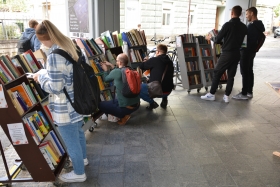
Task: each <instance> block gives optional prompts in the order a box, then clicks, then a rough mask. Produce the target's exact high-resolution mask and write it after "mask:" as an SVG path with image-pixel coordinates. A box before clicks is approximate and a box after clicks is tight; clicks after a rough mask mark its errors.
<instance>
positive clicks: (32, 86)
mask: <svg viewBox="0 0 280 187" xmlns="http://www.w3.org/2000/svg"><path fill="white" fill-rule="evenodd" d="M30 86H31V88H32V90H33V91H34V93H35V96H36V97H37V99H38V100H39V101H42V99H41V97H40V95H39V93H38V92H37V90H36V88H35V87H34V85H33V83H32V82H30Z"/></svg>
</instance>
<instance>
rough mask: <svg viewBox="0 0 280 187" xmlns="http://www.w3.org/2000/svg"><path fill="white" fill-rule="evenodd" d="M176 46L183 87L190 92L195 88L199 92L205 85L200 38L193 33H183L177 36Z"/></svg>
mask: <svg viewBox="0 0 280 187" xmlns="http://www.w3.org/2000/svg"><path fill="white" fill-rule="evenodd" d="M186 38H189V39H186ZM176 47H177V52H178V60H179V64H180V71H181V77H182V84H183V88H184V89H187V90H188V93H190V91H191V90H193V89H196V90H197V92H199V91H200V89H201V88H203V86H204V85H203V82H202V78H203V77H204V68H203V65H202V63H201V60H199V59H200V57H199V53H200V50H199V44H198V40H197V39H195V38H194V37H193V36H192V35H181V36H178V37H176Z"/></svg>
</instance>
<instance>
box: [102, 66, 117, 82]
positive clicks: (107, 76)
mask: <svg viewBox="0 0 280 187" xmlns="http://www.w3.org/2000/svg"><path fill="white" fill-rule="evenodd" d="M108 66H110V67H111V68H114V67H115V66H114V65H113V64H111V63H110V62H107V61H105V62H102V63H101V67H102V69H103V70H104V72H103V75H102V77H103V80H104V82H111V81H113V80H114V78H115V70H112V71H111V72H110V71H109V69H108Z"/></svg>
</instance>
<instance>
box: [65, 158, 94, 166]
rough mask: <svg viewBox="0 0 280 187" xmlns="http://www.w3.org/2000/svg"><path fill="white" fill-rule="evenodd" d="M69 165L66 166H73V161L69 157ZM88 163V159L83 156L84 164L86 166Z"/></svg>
mask: <svg viewBox="0 0 280 187" xmlns="http://www.w3.org/2000/svg"><path fill="white" fill-rule="evenodd" d="M69 161H70V162H69V166H68V168H69V167H73V163H72V160H71V158H69ZM88 164H89V163H88V159H87V158H85V159H84V166H87V165H88Z"/></svg>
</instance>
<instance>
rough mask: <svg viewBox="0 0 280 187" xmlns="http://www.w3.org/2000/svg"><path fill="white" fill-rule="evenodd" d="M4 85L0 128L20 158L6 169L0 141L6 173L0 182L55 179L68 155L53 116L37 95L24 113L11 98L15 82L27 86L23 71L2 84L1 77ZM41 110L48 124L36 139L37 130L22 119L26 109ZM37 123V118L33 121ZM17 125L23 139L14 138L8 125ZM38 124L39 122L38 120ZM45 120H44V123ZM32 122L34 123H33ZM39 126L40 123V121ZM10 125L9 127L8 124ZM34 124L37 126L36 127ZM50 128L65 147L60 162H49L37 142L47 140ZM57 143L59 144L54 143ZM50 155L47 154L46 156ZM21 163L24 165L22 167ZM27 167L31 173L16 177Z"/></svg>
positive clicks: (52, 180) (25, 114)
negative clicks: (46, 128) (3, 103)
mask: <svg viewBox="0 0 280 187" xmlns="http://www.w3.org/2000/svg"><path fill="white" fill-rule="evenodd" d="M0 82H1V83H2V84H1V85H2V87H3V93H4V97H5V100H6V102H7V108H1V109H0V112H1V118H0V125H1V127H2V129H3V130H4V132H5V134H6V136H7V137H8V139H9V140H10V142H11V143H12V146H13V147H14V149H15V151H16V152H17V154H18V156H19V157H20V159H18V160H16V168H13V169H12V171H11V172H10V171H9V168H8V164H7V160H6V157H5V153H4V150H3V147H2V145H1V142H0V150H1V156H2V159H3V162H4V167H5V171H6V176H5V177H2V178H0V183H3V184H7V185H11V184H12V183H13V182H32V181H33V182H54V181H56V177H57V176H58V175H59V174H60V172H61V170H62V169H63V167H64V163H65V161H66V159H67V153H66V151H65V148H64V146H63V142H62V141H61V139H60V136H59V134H58V132H57V130H56V128H55V126H54V125H53V123H52V120H51V119H50V117H49V115H48V111H47V110H46V108H45V107H44V105H43V104H42V103H43V100H44V99H42V100H41V101H39V99H38V98H37V97H34V98H36V102H35V104H33V105H32V106H30V107H29V108H28V109H27V110H25V111H24V112H23V113H22V112H19V109H18V108H17V107H19V106H18V105H15V100H14V98H13V99H12V98H11V96H10V94H9V93H10V92H9V91H8V90H10V89H11V88H13V87H15V86H18V85H20V84H22V83H25V84H26V85H29V86H30V80H29V79H28V78H27V76H26V75H22V76H20V77H18V78H17V79H15V80H13V81H11V82H8V83H6V84H4V83H3V82H2V81H0ZM30 93H31V94H33V96H35V95H36V93H35V92H34V90H32V89H31V90H30ZM35 111H38V112H39V111H40V113H42V114H43V116H45V120H46V122H47V123H48V124H49V130H48V131H46V134H44V136H43V137H42V139H39V140H38V139H36V138H35V136H36V134H35V133H34V131H32V130H31V125H28V124H27V123H26V121H25V120H24V117H26V116H27V115H28V114H29V113H32V112H35ZM36 123H37V122H36ZM15 124H16V125H17V126H16V127H20V130H22V131H21V134H20V135H22V137H26V140H27V141H25V142H24V143H22V142H21V143H22V144H21V143H18V142H15V139H13V138H16V137H17V136H15V129H14V130H13V131H12V130H11V126H14V125H15ZM38 124H39V122H38ZM44 124H45V123H44ZM41 125H42V124H41ZM34 126H35V125H34ZM39 126H40V125H39ZM9 127H10V128H9ZM35 128H36V127H35ZM37 130H38V129H37ZM16 131H19V129H16ZM51 132H52V134H53V133H54V134H55V135H56V138H57V139H56V140H58V141H59V143H60V146H61V147H60V148H62V149H63V150H64V153H63V154H62V156H61V157H60V158H59V162H57V165H53V167H51V166H52V162H50V160H48V159H47V158H46V154H45V153H46V152H45V153H43V152H42V150H41V149H40V146H41V145H42V144H43V142H44V141H45V140H46V137H47V136H48V135H49V134H50V133H51ZM57 145H58V144H57ZM49 158H50V157H49ZM23 164H24V167H23ZM23 168H26V169H27V170H28V172H29V174H30V175H31V177H29V178H17V177H16V176H17V175H18V173H19V172H20V170H21V169H23Z"/></svg>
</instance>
